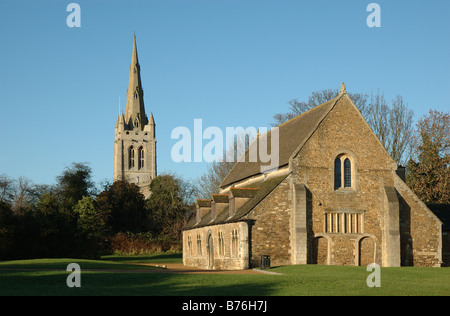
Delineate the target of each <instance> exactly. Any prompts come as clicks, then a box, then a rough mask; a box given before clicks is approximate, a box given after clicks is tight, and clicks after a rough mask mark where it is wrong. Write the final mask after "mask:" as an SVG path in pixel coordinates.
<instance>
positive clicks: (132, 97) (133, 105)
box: [113, 36, 156, 198]
mask: <svg viewBox="0 0 450 316" xmlns="http://www.w3.org/2000/svg"><path fill="white" fill-rule="evenodd" d="M155 137H156V136H155V120H154V119H153V114H152V113H151V112H150V118H148V117H147V115H146V114H145V107H144V91H143V90H142V83H141V67H140V65H139V60H138V54H137V48H136V36H134V43H133V54H132V57H131V65H130V79H129V82H128V90H127V105H126V109H125V115H124V114H123V112H122V113H119V117H118V118H117V122H116V127H115V138H114V178H113V179H114V181H127V182H129V183H134V184H136V185H137V186H139V187H140V188H141V192H142V194H144V196H145V197H146V198H147V197H148V196H149V194H150V188H149V185H150V182H151V181H152V180H153V179H154V178H155V177H156V138H155Z"/></svg>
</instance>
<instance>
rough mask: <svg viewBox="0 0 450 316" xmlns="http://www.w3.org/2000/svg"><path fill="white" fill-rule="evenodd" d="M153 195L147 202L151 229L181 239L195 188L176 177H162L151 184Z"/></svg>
mask: <svg viewBox="0 0 450 316" xmlns="http://www.w3.org/2000/svg"><path fill="white" fill-rule="evenodd" d="M150 190H151V192H152V195H151V196H150V198H149V199H148V200H147V201H146V202H147V208H148V210H149V212H150V223H151V224H150V229H151V230H152V231H153V232H155V233H156V234H164V235H168V236H171V237H173V238H175V239H179V238H180V234H181V229H182V227H183V226H184V225H185V223H186V221H187V219H188V217H189V215H190V214H191V212H192V207H191V205H190V204H189V201H191V200H192V195H193V192H195V188H194V187H193V186H191V185H190V184H189V183H187V182H185V181H183V180H182V179H180V178H177V177H176V176H174V175H170V174H166V175H160V176H157V177H156V178H154V179H153V181H152V182H151V184H150Z"/></svg>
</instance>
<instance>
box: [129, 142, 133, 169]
mask: <svg viewBox="0 0 450 316" xmlns="http://www.w3.org/2000/svg"><path fill="white" fill-rule="evenodd" d="M131 168H134V147H133V146H130V148H128V169H131Z"/></svg>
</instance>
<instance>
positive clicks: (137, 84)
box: [125, 35, 148, 131]
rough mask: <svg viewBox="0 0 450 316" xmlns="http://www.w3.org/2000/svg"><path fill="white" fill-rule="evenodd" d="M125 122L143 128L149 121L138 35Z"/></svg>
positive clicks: (136, 127)
mask: <svg viewBox="0 0 450 316" xmlns="http://www.w3.org/2000/svg"><path fill="white" fill-rule="evenodd" d="M125 123H126V124H127V125H128V128H129V129H132V130H134V129H137V130H141V131H142V130H143V129H144V126H145V125H146V124H147V123H148V118H147V116H146V115H145V108H144V91H143V90H142V83H141V67H140V65H139V60H138V53H137V47H136V35H135V36H134V42H133V54H132V57H131V65H130V79H129V81H128V90H127V105H126V109H125Z"/></svg>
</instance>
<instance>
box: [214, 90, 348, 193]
mask: <svg viewBox="0 0 450 316" xmlns="http://www.w3.org/2000/svg"><path fill="white" fill-rule="evenodd" d="M344 92H345V90H344ZM343 95H344V93H341V94H339V95H338V96H337V97H336V98H334V99H332V100H330V101H328V102H325V103H323V104H321V105H319V106H316V107H314V108H312V109H310V110H309V111H307V112H304V113H302V114H301V115H299V116H297V117H294V118H293V119H291V120H289V121H287V122H285V123H283V124H281V125H280V126H278V135H279V140H282V141H279V142H278V143H279V160H278V166H275V168H281V167H284V166H286V165H287V164H288V163H289V158H290V157H291V155H292V154H293V153H294V152H295V151H296V150H298V148H299V147H300V146H301V145H302V144H304V143H305V142H306V141H307V140H308V139H309V138H310V137H311V135H312V134H313V133H314V131H315V130H316V129H317V127H318V126H319V124H320V123H321V122H322V120H323V119H324V118H325V116H326V115H327V114H328V113H329V112H330V110H331V109H332V108H333V107H334V105H335V104H336V103H337V101H338V100H339V99H340V98H341V97H342V96H343ZM345 95H346V93H345ZM265 136H266V138H262V141H264V140H266V142H267V148H268V149H267V152H268V153H271V152H272V151H271V137H272V130H271V131H269V132H267V133H266V134H265ZM259 137H262V136H259ZM255 146H257V140H255V141H254V142H253V143H252V144H251V145H250V146H249V148H248V149H247V151H246V152H245V159H243V158H241V159H240V160H242V161H239V162H237V163H236V164H235V165H234V167H233V168H232V169H231V171H230V173H229V174H228V175H227V176H226V177H225V179H224V180H223V181H222V183H221V184H220V187H221V188H224V187H226V186H228V185H230V184H232V183H235V182H238V181H241V180H244V179H247V178H250V177H252V176H255V175H258V174H260V173H262V172H261V167H263V166H268V165H269V163H270V162H268V163H263V162H261V159H260V157H259V154H258V157H257V159H256V161H255V162H251V161H250V159H249V157H251V156H250V153H251V152H252V150H254V149H255V148H256V147H255ZM256 152H258V151H256Z"/></svg>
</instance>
